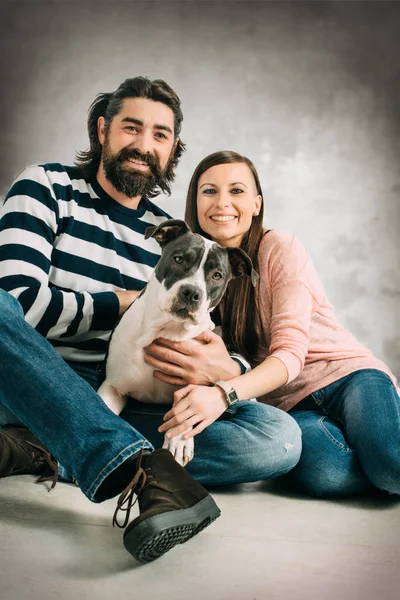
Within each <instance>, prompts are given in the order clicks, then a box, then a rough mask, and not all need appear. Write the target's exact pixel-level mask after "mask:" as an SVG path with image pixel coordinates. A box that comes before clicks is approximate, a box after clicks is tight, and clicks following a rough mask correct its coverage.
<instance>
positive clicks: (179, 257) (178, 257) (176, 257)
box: [174, 256, 183, 265]
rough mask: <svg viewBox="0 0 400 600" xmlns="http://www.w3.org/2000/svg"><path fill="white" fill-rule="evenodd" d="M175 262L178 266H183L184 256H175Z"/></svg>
mask: <svg viewBox="0 0 400 600" xmlns="http://www.w3.org/2000/svg"><path fill="white" fill-rule="evenodd" d="M174 261H175V262H176V264H177V265H181V264H182V263H183V256H174Z"/></svg>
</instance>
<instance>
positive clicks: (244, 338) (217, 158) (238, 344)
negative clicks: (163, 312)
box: [185, 150, 264, 364]
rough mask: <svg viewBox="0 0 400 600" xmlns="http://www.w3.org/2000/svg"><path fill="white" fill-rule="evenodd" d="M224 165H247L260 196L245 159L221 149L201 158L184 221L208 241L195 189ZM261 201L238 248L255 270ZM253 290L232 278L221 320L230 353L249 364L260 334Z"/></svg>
mask: <svg viewBox="0 0 400 600" xmlns="http://www.w3.org/2000/svg"><path fill="white" fill-rule="evenodd" d="M227 163H244V164H245V165H247V166H248V167H249V169H250V171H251V173H252V175H253V177H254V181H255V184H256V188H257V193H258V194H259V195H260V196H261V197H262V189H261V184H260V180H259V177H258V173H257V171H256V168H255V166H254V165H253V163H252V162H251V160H249V159H248V158H246V157H245V156H242V155H241V154H238V153H237V152H232V151H230V150H224V151H222V152H214V154H210V155H209V156H206V157H205V158H203V160H202V161H201V162H200V164H199V165H198V166H197V167H196V169H195V171H194V173H193V175H192V179H191V180H190V183H189V189H188V193H187V198H186V211H185V221H186V222H187V223H188V225H189V226H190V228H191V229H192V231H194V232H195V233H200V234H201V235H203V236H204V237H206V238H208V239H210V236H209V235H208V233H206V232H204V231H203V230H202V229H201V227H200V224H199V219H198V214H197V187H198V183H199V179H200V177H201V176H202V175H203V173H205V172H206V171H208V169H210V168H211V167H215V166H216V165H224V164H227ZM263 215H264V202H262V203H261V207H260V212H259V213H258V215H257V216H254V217H253V221H252V225H251V227H250V229H249V231H248V232H247V233H246V235H245V236H244V237H243V240H242V243H241V245H240V247H241V248H242V250H244V251H245V252H246V253H247V254H248V255H249V256H250V258H251V260H252V262H253V266H254V268H255V269H257V255H258V249H259V246H260V242H261V239H262V237H263V235H264V230H263ZM258 289H259V288H258V286H257V287H256V288H254V287H253V285H252V283H251V278H250V277H236V278H235V279H232V280H231V281H230V282H229V284H228V287H227V291H226V293H225V296H224V301H223V303H224V314H223V318H222V337H223V339H224V342H225V344H226V345H227V348H228V349H229V350H230V351H235V352H239V353H240V354H242V356H244V357H245V358H246V359H247V360H248V361H249V362H251V363H252V364H254V362H255V359H256V357H257V354H258V349H259V347H260V343H261V338H260V336H261V335H262V328H261V320H260V316H259V311H258V306H257V305H258V296H257V295H256V291H257V290H258Z"/></svg>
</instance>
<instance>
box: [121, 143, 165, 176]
mask: <svg viewBox="0 0 400 600" xmlns="http://www.w3.org/2000/svg"><path fill="white" fill-rule="evenodd" d="M130 159H134V160H140V161H141V162H144V163H145V164H146V165H148V166H149V167H150V170H151V171H152V172H153V173H159V171H160V165H159V163H158V161H157V159H156V157H155V156H153V155H152V154H142V153H141V152H139V150H134V149H132V150H130V149H129V148H122V150H120V152H119V153H118V156H117V161H118V162H119V163H122V162H124V161H125V160H130Z"/></svg>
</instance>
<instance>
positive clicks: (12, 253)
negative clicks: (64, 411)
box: [0, 163, 170, 362]
mask: <svg viewBox="0 0 400 600" xmlns="http://www.w3.org/2000/svg"><path fill="white" fill-rule="evenodd" d="M0 217H1V220H0V287H2V288H3V289H5V290H6V291H7V292H9V293H11V294H12V295H13V296H15V297H16V298H17V299H18V300H19V302H20V303H21V305H22V307H23V310H24V313H25V318H26V320H27V321H28V323H30V324H31V325H32V326H33V327H34V328H36V330H37V331H39V332H40V333H41V334H42V335H43V336H45V337H46V338H47V339H48V340H49V341H50V342H51V343H52V344H53V346H55V348H56V349H57V351H58V352H59V353H60V354H61V356H62V357H63V358H65V359H66V360H69V361H88V362H91V361H95V362H97V361H101V360H103V359H104V356H105V353H106V350H107V344H108V339H109V336H110V332H111V330H112V329H113V328H114V327H115V325H116V323H117V322H118V318H119V302H118V298H117V296H116V294H115V293H114V291H116V290H141V289H142V288H143V287H144V286H145V285H146V283H147V281H148V280H149V278H150V276H151V274H152V271H153V269H154V267H155V265H156V263H157V261H158V259H159V257H160V248H159V246H158V244H157V242H156V241H155V240H154V239H153V238H150V239H148V240H145V239H144V232H145V230H146V228H147V227H149V226H150V225H157V224H159V223H161V222H162V221H164V220H165V219H168V218H170V217H169V215H168V214H167V213H166V212H164V211H163V210H161V209H160V208H158V207H157V206H156V205H155V204H153V203H152V202H150V201H149V200H147V199H145V198H142V199H141V201H140V203H139V206H138V209H137V210H133V209H130V208H126V207H124V206H122V205H121V204H119V203H118V202H116V201H115V200H113V199H112V198H111V197H110V196H108V194H106V193H105V191H104V190H103V189H102V188H101V187H100V185H99V183H98V182H97V180H96V179H93V180H90V181H89V180H87V179H85V178H84V177H83V176H82V174H81V172H80V171H79V169H78V168H76V167H66V166H63V165H61V164H58V163H53V164H45V165H40V166H31V167H28V168H27V169H25V170H24V171H23V172H22V173H21V175H20V176H19V177H18V178H17V179H16V181H15V182H14V183H13V185H12V187H11V189H10V191H9V193H8V194H7V196H6V198H5V201H4V203H3V205H2V207H1V212H0Z"/></svg>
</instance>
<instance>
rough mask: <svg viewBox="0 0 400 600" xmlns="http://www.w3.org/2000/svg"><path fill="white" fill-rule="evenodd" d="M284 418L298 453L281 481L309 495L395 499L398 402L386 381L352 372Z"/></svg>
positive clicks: (399, 486)
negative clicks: (298, 436) (297, 433)
mask: <svg viewBox="0 0 400 600" xmlns="http://www.w3.org/2000/svg"><path fill="white" fill-rule="evenodd" d="M290 414H291V415H292V417H293V418H294V419H295V420H296V421H297V423H298V424H299V426H300V428H301V431H302V443H303V451H302V455H301V459H300V461H299V463H298V464H297V466H296V467H295V468H294V469H293V471H291V472H290V473H289V474H288V475H287V476H286V479H287V480H289V481H291V482H293V483H294V484H296V486H297V487H298V488H300V489H302V490H303V491H305V492H307V493H308V494H311V495H313V496H318V497H322V498H329V497H335V496H354V495H358V494H362V493H364V492H367V491H369V490H371V489H373V488H374V487H375V488H379V489H381V490H385V491H387V492H390V493H393V494H400V398H399V395H398V394H397V391H396V389H395V387H394V385H393V383H392V381H391V380H390V378H389V377H388V376H387V375H386V374H385V373H383V372H381V371H377V370H375V369H365V370H360V371H356V372H354V373H351V374H350V375H347V376H346V377H343V378H342V379H339V380H338V381H335V382H334V383H331V384H330V385H328V386H326V387H325V388H322V389H321V390H318V391H317V392H314V393H313V394H311V395H310V396H308V397H307V398H305V399H304V400H302V401H301V402H300V403H299V404H298V405H296V406H295V407H294V408H293V409H292V410H291V411H290Z"/></svg>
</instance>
